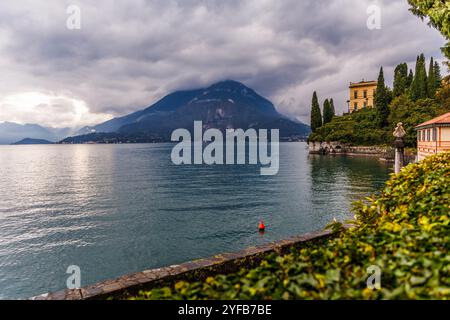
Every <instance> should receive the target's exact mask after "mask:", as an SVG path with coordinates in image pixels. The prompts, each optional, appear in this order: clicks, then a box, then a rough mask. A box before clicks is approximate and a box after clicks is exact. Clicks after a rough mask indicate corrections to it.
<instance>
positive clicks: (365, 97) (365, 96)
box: [364, 90, 367, 99]
mask: <svg viewBox="0 0 450 320" xmlns="http://www.w3.org/2000/svg"><path fill="white" fill-rule="evenodd" d="M364 99H367V90H364Z"/></svg>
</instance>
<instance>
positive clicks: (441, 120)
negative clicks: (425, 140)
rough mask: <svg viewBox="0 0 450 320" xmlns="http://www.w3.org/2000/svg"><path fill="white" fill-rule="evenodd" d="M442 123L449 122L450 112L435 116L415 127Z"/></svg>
mask: <svg viewBox="0 0 450 320" xmlns="http://www.w3.org/2000/svg"><path fill="white" fill-rule="evenodd" d="M444 123H448V124H450V112H447V113H445V114H443V115H442V116H439V117H437V118H434V119H431V120H430V121H427V122H424V123H421V124H419V125H418V126H417V127H416V128H419V127H425V126H429V125H431V124H444Z"/></svg>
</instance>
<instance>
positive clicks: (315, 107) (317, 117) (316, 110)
mask: <svg viewBox="0 0 450 320" xmlns="http://www.w3.org/2000/svg"><path fill="white" fill-rule="evenodd" d="M321 126H322V114H321V112H320V106H319V99H317V93H316V91H314V94H313V98H312V105H311V130H312V131H313V132H314V131H316V130H317V129H318V128H320V127H321Z"/></svg>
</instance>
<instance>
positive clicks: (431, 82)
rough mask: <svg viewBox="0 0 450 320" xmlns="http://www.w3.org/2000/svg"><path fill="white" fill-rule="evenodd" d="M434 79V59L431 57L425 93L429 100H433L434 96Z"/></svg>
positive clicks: (435, 88)
mask: <svg viewBox="0 0 450 320" xmlns="http://www.w3.org/2000/svg"><path fill="white" fill-rule="evenodd" d="M436 90H437V87H436V79H435V77H434V59H433V57H431V59H430V66H429V68H428V79H427V93H428V97H429V98H434V95H435V94H436Z"/></svg>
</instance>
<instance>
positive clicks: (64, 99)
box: [0, 0, 445, 127]
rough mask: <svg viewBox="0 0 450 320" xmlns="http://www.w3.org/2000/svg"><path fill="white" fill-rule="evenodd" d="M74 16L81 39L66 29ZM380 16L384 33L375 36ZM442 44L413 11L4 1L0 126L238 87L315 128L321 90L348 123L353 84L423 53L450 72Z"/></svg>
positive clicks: (72, 122) (268, 1)
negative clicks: (232, 83) (71, 11)
mask: <svg viewBox="0 0 450 320" xmlns="http://www.w3.org/2000/svg"><path fill="white" fill-rule="evenodd" d="M70 4H76V5H78V6H79V8H80V9H81V30H69V29H68V28H67V27H66V20H67V18H68V17H69V15H68V14H67V13H66V10H67V7H68V6H69V5H70ZM373 4H375V5H378V6H379V7H380V9H381V29H380V30H369V29H368V28H367V23H366V22H367V19H368V17H369V15H368V14H367V12H366V10H367V8H368V7H369V6H370V5H373ZM444 43H445V41H444V39H443V37H442V36H441V35H440V34H439V33H438V32H437V31H436V30H434V29H431V28H429V27H428V26H427V25H426V23H424V22H422V21H421V20H420V19H418V18H417V17H415V16H413V15H412V14H411V13H410V12H409V11H408V5H407V1H406V0H385V1H384V0H379V1H374V0H241V1H239V0H226V1H225V0H178V1H176V0H147V1H144V0H127V1H124V0H120V1H119V0H97V1H87V0H86V1H63V0H15V1H2V4H1V7H0V122H2V121H12V122H19V123H39V124H42V125H46V126H55V127H65V126H82V125H87V124H95V123H98V122H101V121H104V120H107V119H109V118H111V117H113V116H120V115H124V114H127V113H130V112H132V111H135V110H138V109H142V108H143V107H146V106H148V105H151V104H152V103H154V102H155V101H156V100H157V99H159V98H161V97H163V96H164V95H166V94H167V93H170V92H172V91H174V90H178V89H191V88H197V87H203V86H208V85H209V84H211V83H214V82H216V81H219V80H224V79H234V80H237V81H241V82H243V83H244V84H246V85H247V86H250V87H251V88H253V89H255V90H256V91H257V92H259V93H260V94H261V95H263V96H265V97H267V98H269V99H270V100H271V101H272V102H273V103H274V104H275V106H276V107H277V109H278V110H279V111H280V112H282V113H285V114H289V115H291V116H294V117H296V118H297V119H299V120H301V121H304V122H306V123H309V110H310V103H311V96H312V92H313V91H314V90H317V91H318V94H319V99H320V100H321V101H323V99H324V98H325V97H333V98H334V100H335V104H336V107H337V109H338V111H340V112H342V111H344V110H345V109H346V108H347V105H346V100H347V99H348V97H347V96H348V84H349V82H350V81H353V82H356V81H360V80H362V78H364V79H366V80H376V78H377V75H378V70H379V68H380V66H381V65H383V66H384V67H385V72H386V78H387V81H388V83H389V84H391V82H392V73H393V68H394V67H395V65H397V64H398V63H400V62H404V61H405V62H409V64H410V66H409V67H410V68H411V67H413V62H415V59H416V56H417V54H419V53H421V52H424V53H425V55H426V57H427V59H428V58H429V57H430V56H434V57H435V58H438V59H439V61H442V55H441V52H440V50H439V48H440V47H441V46H443V44H444ZM442 69H443V71H445V69H444V68H443V67H442Z"/></svg>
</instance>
